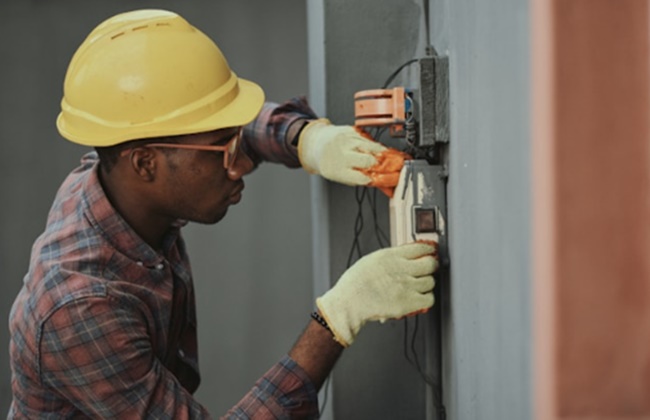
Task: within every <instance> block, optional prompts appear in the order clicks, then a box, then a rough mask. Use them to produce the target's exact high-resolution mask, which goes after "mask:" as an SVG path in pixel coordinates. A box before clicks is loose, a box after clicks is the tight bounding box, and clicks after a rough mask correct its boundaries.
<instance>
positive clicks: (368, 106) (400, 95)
mask: <svg viewBox="0 0 650 420" xmlns="http://www.w3.org/2000/svg"><path fill="white" fill-rule="evenodd" d="M354 117H355V121H354V125H356V126H357V127H370V126H376V127H381V126H390V129H391V134H393V133H396V132H399V131H402V130H403V129H404V122H405V121H406V106H405V93H404V88H403V87H396V88H393V89H372V90H362V91H359V92H357V93H355V94H354Z"/></svg>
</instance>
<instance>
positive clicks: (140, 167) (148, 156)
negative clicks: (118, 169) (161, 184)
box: [129, 147, 158, 182]
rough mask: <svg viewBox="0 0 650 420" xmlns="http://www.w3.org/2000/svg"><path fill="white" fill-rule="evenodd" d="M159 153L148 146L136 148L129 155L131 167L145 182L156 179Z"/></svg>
mask: <svg viewBox="0 0 650 420" xmlns="http://www.w3.org/2000/svg"><path fill="white" fill-rule="evenodd" d="M157 155H158V154H157V153H156V151H155V150H154V149H151V148H148V147H138V148H135V149H133V150H132V151H131V154H130V155H129V163H130V165H131V168H132V169H133V171H134V172H135V174H137V176H138V177H139V178H140V179H142V180H143V181H145V182H152V181H154V180H155V179H156V168H157V165H158V160H157V159H158V156H157Z"/></svg>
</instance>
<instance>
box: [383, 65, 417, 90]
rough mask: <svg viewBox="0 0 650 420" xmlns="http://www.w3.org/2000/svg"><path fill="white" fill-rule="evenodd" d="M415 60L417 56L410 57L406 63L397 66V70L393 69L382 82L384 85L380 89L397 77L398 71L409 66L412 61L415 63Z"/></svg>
mask: <svg viewBox="0 0 650 420" xmlns="http://www.w3.org/2000/svg"><path fill="white" fill-rule="evenodd" d="M417 61H418V59H417V58H412V59H410V60H409V61H407V62H406V63H404V64H402V65H401V66H399V67H398V68H397V70H395V71H394V72H393V73H392V74H391V75H390V76H388V79H386V82H384V86H383V87H382V89H386V88H387V87H388V86H389V85H390V84H391V83H392V82H393V80H394V79H395V78H396V77H397V75H398V74H400V72H401V71H402V70H404V69H405V68H406V67H407V66H410V65H411V64H413V63H417Z"/></svg>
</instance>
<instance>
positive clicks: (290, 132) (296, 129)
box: [287, 118, 312, 148]
mask: <svg viewBox="0 0 650 420" xmlns="http://www.w3.org/2000/svg"><path fill="white" fill-rule="evenodd" d="M310 121H312V120H307V119H304V118H299V119H297V120H295V121H294V122H292V123H291V125H290V126H289V128H288V129H287V141H288V142H289V144H290V145H291V146H293V147H296V148H297V147H298V140H299V139H300V133H301V132H302V130H303V129H304V128H305V127H306V126H307V124H309V122H310Z"/></svg>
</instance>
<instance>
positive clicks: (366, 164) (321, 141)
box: [298, 119, 386, 185]
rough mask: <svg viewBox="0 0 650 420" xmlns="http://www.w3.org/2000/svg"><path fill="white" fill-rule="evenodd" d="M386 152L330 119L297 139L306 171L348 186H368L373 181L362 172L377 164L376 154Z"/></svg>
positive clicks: (310, 127)
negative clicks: (334, 123) (331, 121)
mask: <svg viewBox="0 0 650 420" xmlns="http://www.w3.org/2000/svg"><path fill="white" fill-rule="evenodd" d="M384 150H386V147H384V146H383V145H381V144H380V143H378V142H376V141H373V140H369V139H367V138H364V137H362V136H361V135H360V134H359V133H358V132H357V131H356V130H355V129H354V128H353V127H351V126H337V125H332V124H330V122H329V120H327V119H319V120H314V121H311V122H310V123H309V124H307V126H306V127H305V128H303V130H302V131H301V133H300V137H299V139H298V158H299V159H300V164H301V165H302V167H303V168H304V169H305V170H306V171H307V172H309V173H312V174H318V175H321V176H322V177H324V178H327V179H329V180H331V181H336V182H340V183H341V184H346V185H368V184H369V183H370V181H371V180H372V179H371V178H370V177H369V176H367V175H365V174H363V173H361V172H360V171H359V170H362V169H369V168H371V167H372V166H374V165H376V164H377V163H378V161H377V158H376V157H375V156H373V154H375V153H380V152H382V151H384Z"/></svg>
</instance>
